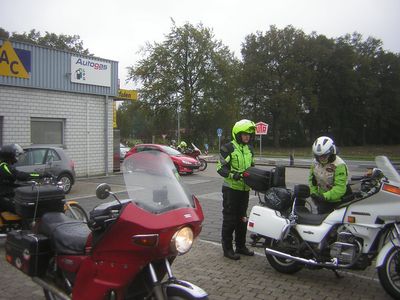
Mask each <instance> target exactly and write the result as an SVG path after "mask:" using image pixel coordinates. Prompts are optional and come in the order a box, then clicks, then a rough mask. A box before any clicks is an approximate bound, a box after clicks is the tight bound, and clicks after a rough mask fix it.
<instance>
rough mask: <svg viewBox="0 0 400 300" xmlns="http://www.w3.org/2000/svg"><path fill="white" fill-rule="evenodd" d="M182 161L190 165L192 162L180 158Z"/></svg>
mask: <svg viewBox="0 0 400 300" xmlns="http://www.w3.org/2000/svg"><path fill="white" fill-rule="evenodd" d="M182 162H183V163H184V164H185V165H191V164H192V162H191V161H188V160H182Z"/></svg>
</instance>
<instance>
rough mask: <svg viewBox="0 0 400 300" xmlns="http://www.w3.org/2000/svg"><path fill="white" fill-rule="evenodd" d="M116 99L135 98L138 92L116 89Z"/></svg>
mask: <svg viewBox="0 0 400 300" xmlns="http://www.w3.org/2000/svg"><path fill="white" fill-rule="evenodd" d="M118 99H123V100H125V99H126V100H137V99H138V92H137V91H136V90H121V89H119V90H118Z"/></svg>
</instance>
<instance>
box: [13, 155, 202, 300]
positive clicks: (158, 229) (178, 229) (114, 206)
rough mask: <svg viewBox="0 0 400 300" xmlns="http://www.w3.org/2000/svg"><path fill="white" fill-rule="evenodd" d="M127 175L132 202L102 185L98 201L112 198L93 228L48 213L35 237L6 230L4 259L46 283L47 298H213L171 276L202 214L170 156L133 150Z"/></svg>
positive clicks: (94, 215) (92, 218) (126, 166)
mask: <svg viewBox="0 0 400 300" xmlns="http://www.w3.org/2000/svg"><path fill="white" fill-rule="evenodd" d="M123 174H124V180H125V184H126V188H127V193H128V196H129V199H126V200H121V201H120V200H119V199H118V197H117V196H116V195H115V194H113V193H112V192H111V191H110V186H109V185H108V184H105V183H103V184H100V185H99V186H98V187H97V189H96V195H97V197H98V198H100V199H106V198H107V197H108V196H109V195H112V196H113V197H114V198H115V201H112V202H109V203H104V204H101V205H99V206H97V207H96V208H95V209H94V210H93V211H91V212H90V218H89V222H88V223H85V222H82V221H77V220H74V219H71V218H69V217H68V216H66V215H65V214H63V213H59V212H49V213H46V214H44V215H43V217H42V219H41V221H40V223H39V224H38V226H37V227H36V230H35V231H34V232H31V231H14V232H11V233H9V234H8V236H7V241H6V258H7V260H8V261H9V262H10V263H11V264H12V265H14V266H15V267H17V268H18V269H20V270H22V271H23V272H25V273H26V274H28V275H29V276H31V277H32V279H33V281H35V282H36V283H38V284H39V285H40V286H42V287H43V289H44V294H45V297H46V299H91V300H92V299H93V300H95V299H158V300H161V299H175V300H178V299H208V295H207V293H206V292H205V291H203V290H202V289H201V288H199V287H197V286H195V285H193V284H191V283H189V282H187V281H183V280H178V279H177V278H175V277H174V275H173V273H172V269H171V264H172V262H173V261H174V259H175V258H176V257H177V256H178V255H183V254H185V253H187V252H188V251H189V250H190V249H191V247H192V244H193V242H194V239H195V238H196V237H197V236H198V235H199V233H200V231H201V223H202V222H203V219H204V216H203V212H202V209H201V206H200V203H199V201H198V200H197V198H196V197H194V196H192V195H189V194H188V193H187V192H186V190H185V189H184V188H183V186H182V185H181V183H180V177H179V175H178V174H177V173H176V169H175V167H174V165H173V164H172V161H171V160H170V158H169V157H168V156H167V155H166V154H164V153H162V152H153V151H146V152H139V153H135V154H133V155H131V156H129V157H128V158H127V159H126V160H125V161H124V164H123ZM164 277H166V278H165V279H164V280H163V278H164Z"/></svg>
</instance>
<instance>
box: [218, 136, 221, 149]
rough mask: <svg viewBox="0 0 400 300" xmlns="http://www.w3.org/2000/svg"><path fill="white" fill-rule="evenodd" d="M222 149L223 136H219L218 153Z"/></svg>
mask: <svg viewBox="0 0 400 300" xmlns="http://www.w3.org/2000/svg"><path fill="white" fill-rule="evenodd" d="M220 149H221V136H220V135H219V136H218V152H219V150H220Z"/></svg>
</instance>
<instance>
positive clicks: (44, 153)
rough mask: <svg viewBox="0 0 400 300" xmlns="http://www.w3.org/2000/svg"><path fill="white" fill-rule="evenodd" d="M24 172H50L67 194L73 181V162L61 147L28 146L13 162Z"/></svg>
mask: <svg viewBox="0 0 400 300" xmlns="http://www.w3.org/2000/svg"><path fill="white" fill-rule="evenodd" d="M15 166H16V168H17V169H18V170H20V171H24V172H37V173H41V174H43V173H44V172H47V173H50V174H52V175H53V176H55V177H57V180H58V181H61V182H62V183H63V186H64V192H65V193H66V194H68V193H69V192H70V191H71V188H72V185H73V184H74V183H75V163H74V162H73V161H72V160H71V159H70V158H69V157H68V155H67V154H66V153H65V152H64V150H63V149H61V148H58V147H51V146H39V145H38V146H30V147H25V148H24V154H23V155H21V156H20V158H19V160H18V162H17V163H16V164H15Z"/></svg>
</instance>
